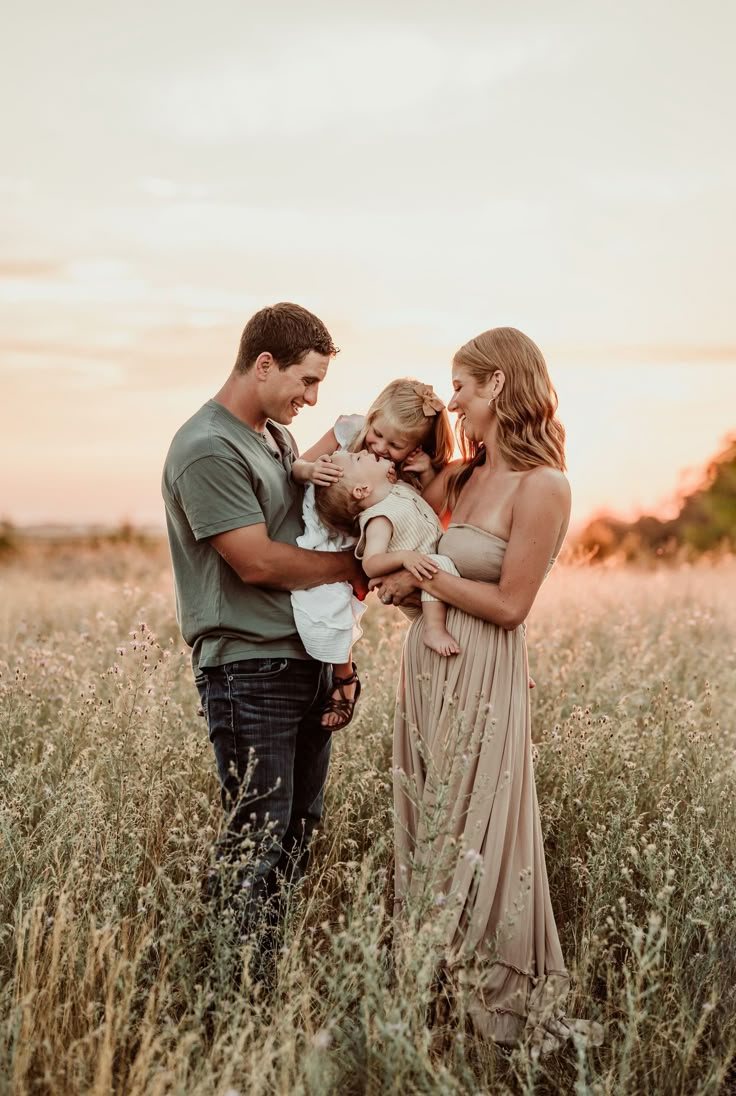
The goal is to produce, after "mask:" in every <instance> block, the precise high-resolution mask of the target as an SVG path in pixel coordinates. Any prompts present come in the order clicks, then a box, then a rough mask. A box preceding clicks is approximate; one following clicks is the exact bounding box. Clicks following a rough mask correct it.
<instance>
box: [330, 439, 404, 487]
mask: <svg viewBox="0 0 736 1096" xmlns="http://www.w3.org/2000/svg"><path fill="white" fill-rule="evenodd" d="M331 460H332V463H333V464H336V465H337V467H338V468H341V469H342V471H343V477H342V480H341V482H342V483H344V484H345V486H346V487H348V488H349V489H350V490H352V488H353V487H371V488H374V489H375V488H376V487H380V486H381V485H382V484H384V483H386V482H388V483H395V482H396V472H395V470H394V465H393V461H390V460H388V458H386V457H379V456H377V455H375V454H373V453H369V452H368V450H367V449H361V450H360V452H359V453H348V452H347V451H346V450H345V449H338V450H337V452H336V453H333V454H332V457H331Z"/></svg>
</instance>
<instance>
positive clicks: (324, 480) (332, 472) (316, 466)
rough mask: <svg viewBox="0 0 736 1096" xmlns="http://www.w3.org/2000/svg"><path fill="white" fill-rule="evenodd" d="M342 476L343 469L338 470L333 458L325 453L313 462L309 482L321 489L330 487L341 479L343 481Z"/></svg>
mask: <svg viewBox="0 0 736 1096" xmlns="http://www.w3.org/2000/svg"><path fill="white" fill-rule="evenodd" d="M342 475H343V471H342V468H338V466H337V465H336V464H333V463H332V458H331V457H329V456H328V455H327V454H326V453H324V454H323V455H322V456H321V457H317V459H316V461H314V462H313V464H312V467H311V469H310V472H309V482H310V483H315V484H317V485H318V486H319V487H329V486H330V484H332V483H337V481H338V480H339V479H342Z"/></svg>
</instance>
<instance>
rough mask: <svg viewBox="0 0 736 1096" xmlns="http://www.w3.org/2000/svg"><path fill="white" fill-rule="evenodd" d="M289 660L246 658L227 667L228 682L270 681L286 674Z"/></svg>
mask: <svg viewBox="0 0 736 1096" xmlns="http://www.w3.org/2000/svg"><path fill="white" fill-rule="evenodd" d="M288 665H289V660H288V658H245V659H242V660H241V661H240V662H233V663H232V664H231V665H230V666H225V668H224V669H225V673H226V675H227V679H228V681H231V682H233V684H236V685H237V683H238V682H239V681H240V682H247V681H270V680H271V679H272V678H275V677H280V676H281V674H283V673H285V672H286V669H287V667H288Z"/></svg>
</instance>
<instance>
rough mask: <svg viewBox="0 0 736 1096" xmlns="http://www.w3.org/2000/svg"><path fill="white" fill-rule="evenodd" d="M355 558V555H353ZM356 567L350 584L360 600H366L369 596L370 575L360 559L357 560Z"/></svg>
mask: <svg viewBox="0 0 736 1096" xmlns="http://www.w3.org/2000/svg"><path fill="white" fill-rule="evenodd" d="M353 559H355V556H354V555H353ZM355 564H356V569H355V574H354V575H352V576H351V578H350V585H351V586H352V588H353V593H354V594H355V596H356V597H357V599H358V601H365V599H366V598H367V597H368V589H369V587H368V576H367V575H366V573H365V571H364V570H363V568H362V567H361V565H360V561H359V560H357V559H356V560H355Z"/></svg>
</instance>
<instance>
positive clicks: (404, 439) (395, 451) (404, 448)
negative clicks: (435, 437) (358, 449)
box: [365, 411, 419, 464]
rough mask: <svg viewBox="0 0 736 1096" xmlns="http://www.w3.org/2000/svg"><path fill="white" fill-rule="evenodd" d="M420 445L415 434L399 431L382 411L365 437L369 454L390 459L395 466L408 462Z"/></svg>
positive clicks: (374, 419) (375, 417)
mask: <svg viewBox="0 0 736 1096" xmlns="http://www.w3.org/2000/svg"><path fill="white" fill-rule="evenodd" d="M418 444H419V443H418V442H417V439H416V436H415V435H414V434H406V433H404V432H402V431H400V430H397V429H396V427H394V426H392V425H391V423H390V422H389V420H388V419H387V418H386V416H385V415H384V414H383V412H381V411H379V412H378V413H377V414H376V415H375V416H374V418H373V421H372V422H371V424H370V426H369V427H368V433H367V434H366V436H365V447H366V449H367V450H368V451H369V452H371V453H374V454H375V455H376V456H378V457H389V458H390V460H392V461H394V463H395V464H400V463H401V461H402V460H406V458H407V457H408V456H409V454H410V453H413V452H414V450H415V449H416V448H417V447H418Z"/></svg>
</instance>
